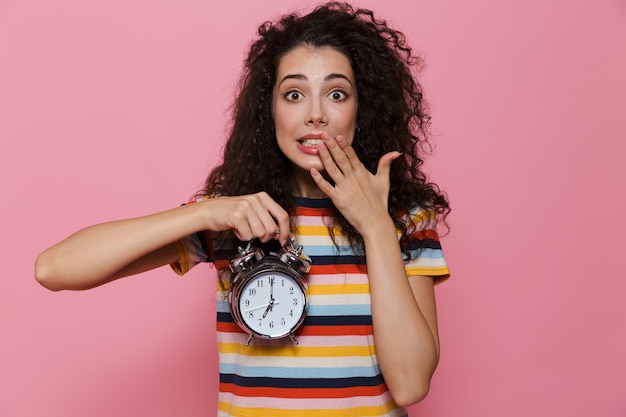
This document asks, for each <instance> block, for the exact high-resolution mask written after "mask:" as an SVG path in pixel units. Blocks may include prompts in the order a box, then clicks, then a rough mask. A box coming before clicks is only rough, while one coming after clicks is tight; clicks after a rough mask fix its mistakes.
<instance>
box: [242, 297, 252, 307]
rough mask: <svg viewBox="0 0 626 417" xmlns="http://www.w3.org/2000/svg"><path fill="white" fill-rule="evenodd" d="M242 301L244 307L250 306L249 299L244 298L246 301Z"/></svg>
mask: <svg viewBox="0 0 626 417" xmlns="http://www.w3.org/2000/svg"><path fill="white" fill-rule="evenodd" d="M243 303H244V304H245V306H246V307H250V300H248V299H246V301H244V302H243Z"/></svg>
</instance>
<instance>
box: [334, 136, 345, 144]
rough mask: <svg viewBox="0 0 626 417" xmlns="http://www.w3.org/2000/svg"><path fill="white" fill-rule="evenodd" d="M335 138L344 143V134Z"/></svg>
mask: <svg viewBox="0 0 626 417" xmlns="http://www.w3.org/2000/svg"><path fill="white" fill-rule="evenodd" d="M335 140H336V141H337V143H342V142H343V136H341V135H339V136H337V137H336V138H335Z"/></svg>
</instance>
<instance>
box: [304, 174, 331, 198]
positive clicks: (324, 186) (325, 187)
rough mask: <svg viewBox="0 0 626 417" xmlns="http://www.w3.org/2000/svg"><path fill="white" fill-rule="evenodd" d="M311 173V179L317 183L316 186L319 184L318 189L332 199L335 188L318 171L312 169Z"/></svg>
mask: <svg viewBox="0 0 626 417" xmlns="http://www.w3.org/2000/svg"><path fill="white" fill-rule="evenodd" d="M309 173H310V174H311V178H313V181H315V184H317V187H318V188H319V189H320V190H321V191H322V192H323V193H324V194H326V195H327V196H328V197H330V198H331V199H332V198H333V193H334V191H335V187H333V186H332V185H331V184H330V183H329V182H328V181H326V180H325V179H324V177H323V176H322V174H321V173H320V172H319V171H318V170H317V169H315V168H311V170H310V171H309Z"/></svg>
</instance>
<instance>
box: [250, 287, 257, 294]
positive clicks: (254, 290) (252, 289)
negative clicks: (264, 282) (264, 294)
mask: <svg viewBox="0 0 626 417" xmlns="http://www.w3.org/2000/svg"><path fill="white" fill-rule="evenodd" d="M248 295H256V288H250V289H249V290H248Z"/></svg>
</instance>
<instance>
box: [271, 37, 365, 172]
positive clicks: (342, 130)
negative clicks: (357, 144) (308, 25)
mask: <svg viewBox="0 0 626 417" xmlns="http://www.w3.org/2000/svg"><path fill="white" fill-rule="evenodd" d="M276 75H277V76H276V84H275V85H274V90H273V94H272V113H273V116H274V123H275V126H276V140H277V142H278V147H279V148H280V150H281V151H282V152H283V153H284V154H285V156H286V157H287V158H288V159H289V160H290V161H291V163H292V164H293V165H294V168H299V170H298V169H296V170H295V172H296V175H298V171H300V173H301V175H304V173H306V176H308V171H309V170H310V169H311V168H316V169H318V170H319V171H323V170H324V167H323V165H322V162H321V160H320V158H319V156H318V148H317V144H318V143H319V142H321V134H322V133H323V132H328V133H329V134H330V135H331V136H332V137H335V136H337V135H342V136H343V137H344V138H345V139H346V140H347V141H348V142H349V143H352V140H353V138H354V129H355V126H356V112H357V91H356V83H355V80H354V73H353V71H352V66H351V65H350V62H349V61H348V58H347V57H346V56H345V55H344V54H342V53H341V52H339V51H337V50H336V49H334V48H332V47H328V46H324V47H317V48H316V47H310V46H299V47H297V48H295V49H293V50H291V51H290V52H288V53H287V54H285V55H284V56H283V57H282V58H281V60H280V61H279V64H278V69H277V74H276Z"/></svg>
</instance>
